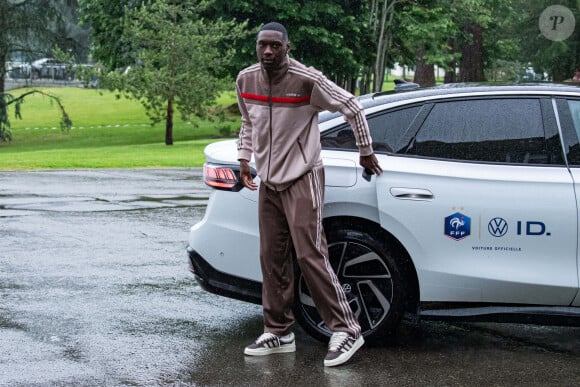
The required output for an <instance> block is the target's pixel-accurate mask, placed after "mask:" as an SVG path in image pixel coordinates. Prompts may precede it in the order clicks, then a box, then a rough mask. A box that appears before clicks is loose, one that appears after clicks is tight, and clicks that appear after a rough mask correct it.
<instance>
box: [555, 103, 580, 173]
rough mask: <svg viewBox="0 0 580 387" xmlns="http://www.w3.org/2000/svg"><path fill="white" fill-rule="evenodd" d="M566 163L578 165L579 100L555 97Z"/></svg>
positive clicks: (579, 145) (579, 153)
mask: <svg viewBox="0 0 580 387" xmlns="http://www.w3.org/2000/svg"><path fill="white" fill-rule="evenodd" d="M557 104H558V113H559V116H560V124H561V126H562V136H563V138H564V144H565V146H566V156H567V158H568V164H570V165H572V166H578V165H580V144H579V139H580V100H573V99H568V100H566V99H557Z"/></svg>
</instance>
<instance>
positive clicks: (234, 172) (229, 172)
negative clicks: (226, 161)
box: [203, 164, 243, 191]
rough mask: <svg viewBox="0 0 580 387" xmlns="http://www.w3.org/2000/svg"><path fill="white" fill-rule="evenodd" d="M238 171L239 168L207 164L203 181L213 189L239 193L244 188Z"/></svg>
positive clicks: (204, 168)
mask: <svg viewBox="0 0 580 387" xmlns="http://www.w3.org/2000/svg"><path fill="white" fill-rule="evenodd" d="M238 170H239V168H238V167H233V166H220V165H212V164H205V165H204V166H203V179H204V181H205V184H207V185H209V186H210V187H212V188H216V189H221V190H226V191H239V190H240V189H242V188H243V186H242V185H241V183H240V182H239V180H238V175H239V172H238Z"/></svg>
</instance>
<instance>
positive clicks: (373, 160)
mask: <svg viewBox="0 0 580 387" xmlns="http://www.w3.org/2000/svg"><path fill="white" fill-rule="evenodd" d="M359 163H360V165H361V166H362V167H363V168H364V169H365V171H366V172H367V173H368V174H369V175H377V176H378V175H380V174H381V173H383V169H382V168H381V166H380V165H379V160H377V156H375V154H374V153H371V154H370V155H368V156H361V157H360V161H359Z"/></svg>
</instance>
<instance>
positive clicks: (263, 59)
mask: <svg viewBox="0 0 580 387" xmlns="http://www.w3.org/2000/svg"><path fill="white" fill-rule="evenodd" d="M288 51H290V44H289V43H288V40H287V39H285V38H284V34H283V33H281V32H280V31H267V30H266V31H260V32H259V33H258V41H257V42H256V52H257V53H258V60H259V61H260V63H262V66H264V68H265V69H266V70H272V69H276V68H279V67H280V65H281V64H282V62H283V61H284V58H285V57H286V55H287V54H288Z"/></svg>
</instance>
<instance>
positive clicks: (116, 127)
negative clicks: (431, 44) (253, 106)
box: [0, 81, 393, 170]
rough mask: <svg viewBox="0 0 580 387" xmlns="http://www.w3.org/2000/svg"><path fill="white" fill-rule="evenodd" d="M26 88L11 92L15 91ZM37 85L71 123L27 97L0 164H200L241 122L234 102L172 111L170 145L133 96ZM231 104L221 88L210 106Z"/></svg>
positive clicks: (40, 99)
mask: <svg viewBox="0 0 580 387" xmlns="http://www.w3.org/2000/svg"><path fill="white" fill-rule="evenodd" d="M392 88H393V82H392V81H389V82H388V83H386V84H385V90H392ZM29 90H30V89H17V90H11V91H10V93H11V94H12V95H14V96H17V95H21V94H23V93H25V92H27V91H29ZM37 90H41V91H43V92H46V93H49V94H51V95H54V96H57V97H59V98H60V99H61V101H62V103H63V105H64V106H65V109H66V111H67V113H68V114H69V116H70V118H71V120H72V122H73V128H72V129H71V130H70V131H67V132H62V131H61V130H60V128H59V121H60V115H59V109H58V107H57V106H56V104H55V103H54V101H52V99H51V98H48V97H45V96H43V95H40V94H35V95H32V96H29V97H27V98H26V99H25V102H24V103H23V105H22V119H16V118H14V110H13V109H12V111H10V120H11V124H12V142H10V143H3V142H0V170H26V169H71V168H79V169H80V168H156V167H199V166H202V165H203V162H204V156H203V148H204V147H205V146H206V145H207V144H209V143H211V142H214V141H218V140H220V139H223V138H224V137H233V136H235V133H236V132H237V130H238V129H239V126H240V119H239V114H238V113H237V107H234V108H233V109H229V111H230V113H228V114H226V117H227V118H226V120H225V121H220V120H218V119H213V120H210V119H206V120H201V119H198V118H196V119H193V120H192V121H191V122H189V121H184V120H182V119H181V117H180V116H179V114H177V113H176V114H175V117H174V127H173V141H174V145H172V146H166V145H165V123H164V122H162V123H159V124H156V125H154V126H151V125H150V122H149V119H148V117H147V115H146V113H145V109H144V108H143V107H142V106H141V104H140V103H139V102H137V101H133V100H128V99H125V98H120V99H119V98H117V97H116V95H115V94H114V93H112V92H109V91H104V90H95V89H84V88H78V87H63V88H37ZM235 104H236V95H235V92H233V91H231V92H225V93H222V94H221V95H220V97H219V98H218V99H217V101H216V106H215V108H214V110H216V109H217V110H219V109H222V110H223V109H225V108H227V107H230V106H232V105H235ZM231 112H234V113H231ZM214 116H215V115H214Z"/></svg>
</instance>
